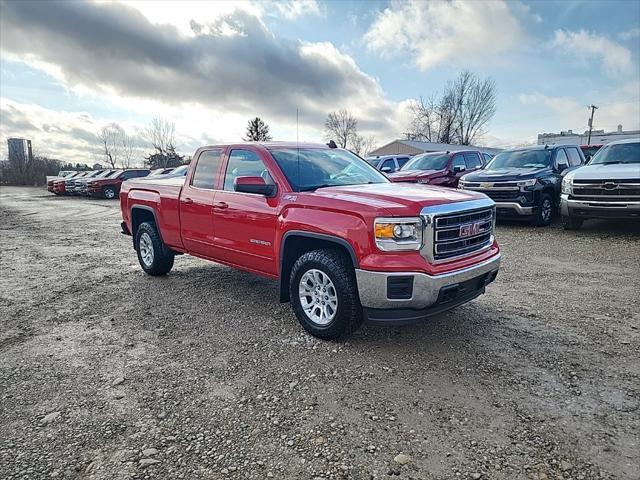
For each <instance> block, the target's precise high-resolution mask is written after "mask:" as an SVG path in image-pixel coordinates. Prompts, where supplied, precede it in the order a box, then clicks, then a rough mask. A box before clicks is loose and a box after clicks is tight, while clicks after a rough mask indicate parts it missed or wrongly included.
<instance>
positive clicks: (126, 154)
mask: <svg viewBox="0 0 640 480" xmlns="http://www.w3.org/2000/svg"><path fill="white" fill-rule="evenodd" d="M119 140H120V165H121V166H122V168H124V169H127V168H131V167H132V163H133V157H134V153H135V149H136V145H135V141H134V139H133V137H131V136H130V135H127V133H126V132H124V131H123V132H122V135H121V136H120V139H119Z"/></svg>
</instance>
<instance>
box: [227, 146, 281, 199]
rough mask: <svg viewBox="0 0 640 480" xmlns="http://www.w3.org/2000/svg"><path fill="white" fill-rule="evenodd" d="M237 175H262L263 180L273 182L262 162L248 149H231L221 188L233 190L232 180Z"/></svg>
mask: <svg viewBox="0 0 640 480" xmlns="http://www.w3.org/2000/svg"><path fill="white" fill-rule="evenodd" d="M237 177H262V178H264V180H265V182H267V183H273V180H272V179H271V176H270V175H269V171H268V170H267V167H265V165H264V162H263V161H262V160H261V159H260V157H258V155H257V154H256V153H254V152H252V151H250V150H231V155H229V162H228V163H227V172H226V174H225V176H224V187H223V188H224V189H225V190H227V191H229V192H233V191H234V190H233V181H234V180H235V179H236V178H237Z"/></svg>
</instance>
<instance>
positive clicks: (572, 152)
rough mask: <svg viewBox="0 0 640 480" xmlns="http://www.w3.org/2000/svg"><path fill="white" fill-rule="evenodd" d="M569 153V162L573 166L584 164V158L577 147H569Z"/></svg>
mask: <svg viewBox="0 0 640 480" xmlns="http://www.w3.org/2000/svg"><path fill="white" fill-rule="evenodd" d="M567 153H568V154H569V164H570V165H571V166H572V167H577V166H578V165H582V158H580V153H578V149H577V148H575V147H571V148H567Z"/></svg>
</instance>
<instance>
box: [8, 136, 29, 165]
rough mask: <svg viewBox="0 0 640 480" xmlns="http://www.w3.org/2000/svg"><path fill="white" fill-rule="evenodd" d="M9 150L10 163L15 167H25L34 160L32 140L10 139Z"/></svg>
mask: <svg viewBox="0 0 640 480" xmlns="http://www.w3.org/2000/svg"><path fill="white" fill-rule="evenodd" d="M7 148H8V149H9V163H11V164H13V165H24V164H26V163H27V162H31V161H32V160H33V150H32V149H31V140H27V139H25V138H9V139H8V140H7Z"/></svg>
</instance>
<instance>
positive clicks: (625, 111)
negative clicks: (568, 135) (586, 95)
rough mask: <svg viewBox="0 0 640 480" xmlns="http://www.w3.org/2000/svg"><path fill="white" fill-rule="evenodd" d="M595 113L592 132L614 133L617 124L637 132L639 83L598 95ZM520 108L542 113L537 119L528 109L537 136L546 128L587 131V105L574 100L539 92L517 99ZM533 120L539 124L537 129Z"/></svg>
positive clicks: (581, 101) (639, 102) (523, 95)
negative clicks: (549, 126) (537, 109)
mask: <svg viewBox="0 0 640 480" xmlns="http://www.w3.org/2000/svg"><path fill="white" fill-rule="evenodd" d="M598 97H600V98H601V100H600V101H599V102H598V110H596V113H595V117H594V125H593V126H594V129H599V130H605V131H614V130H616V128H617V126H618V124H622V125H623V127H624V129H625V130H637V129H640V81H633V82H629V83H627V84H625V85H623V86H622V87H621V88H619V89H617V90H616V91H612V92H608V93H607V94H604V95H598ZM518 100H519V102H520V103H521V104H522V105H526V106H528V107H534V108H535V107H539V110H540V111H542V112H545V110H546V112H545V113H546V114H544V113H543V115H542V116H540V117H537V116H536V115H535V110H534V109H533V108H530V114H529V121H530V124H531V127H532V128H537V129H538V133H542V132H543V131H548V130H549V128H548V127H547V126H548V125H550V124H551V125H553V126H555V127H556V128H558V129H561V130H568V129H573V130H574V131H576V132H579V131H580V130H586V129H587V128H588V127H587V119H588V117H589V114H590V110H589V109H588V108H587V105H588V102H587V101H586V100H583V99H579V98H576V97H573V96H552V95H545V94H542V93H540V92H533V93H526V94H521V95H519V96H518ZM536 118H537V119H538V121H539V122H540V124H539V125H537V126H536Z"/></svg>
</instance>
